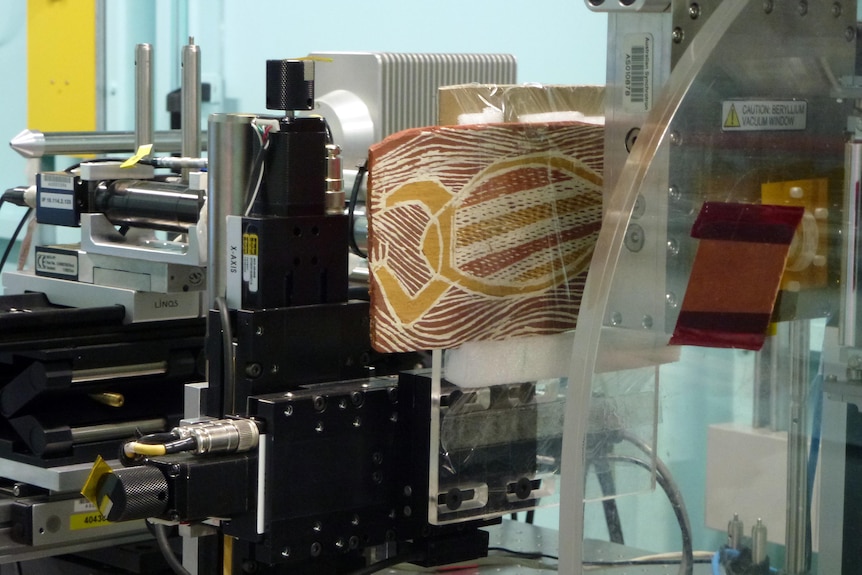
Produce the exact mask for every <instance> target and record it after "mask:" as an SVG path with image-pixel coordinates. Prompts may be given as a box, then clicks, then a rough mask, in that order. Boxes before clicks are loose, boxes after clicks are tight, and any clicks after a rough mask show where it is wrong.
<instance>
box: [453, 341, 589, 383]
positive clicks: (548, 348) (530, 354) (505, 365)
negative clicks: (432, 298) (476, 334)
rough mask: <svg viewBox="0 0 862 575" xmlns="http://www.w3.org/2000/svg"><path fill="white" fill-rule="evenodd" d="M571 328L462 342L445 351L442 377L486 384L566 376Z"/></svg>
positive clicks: (570, 346) (454, 381)
mask: <svg viewBox="0 0 862 575" xmlns="http://www.w3.org/2000/svg"><path fill="white" fill-rule="evenodd" d="M574 338H575V334H574V332H566V333H561V334H555V335H542V336H534V337H519V338H513V339H509V340H505V341H476V342H469V343H465V344H464V345H462V346H461V347H459V348H457V349H452V350H449V351H447V352H446V365H445V372H444V373H445V377H446V379H447V380H448V381H450V382H451V383H454V384H455V385H457V386H459V387H485V386H489V385H503V384H509V383H521V382H525V381H537V380H540V379H551V378H557V377H566V376H567V375H568V373H569V359H570V357H571V354H572V345H573V343H574Z"/></svg>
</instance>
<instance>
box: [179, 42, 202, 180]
mask: <svg viewBox="0 0 862 575" xmlns="http://www.w3.org/2000/svg"><path fill="white" fill-rule="evenodd" d="M182 67H183V77H182V83H181V85H180V97H181V101H182V106H181V107H182V110H181V117H182V126H181V127H182V134H183V145H182V155H183V157H185V158H199V157H200V155H201V51H200V47H198V46H196V45H195V39H194V38H193V37H191V38H189V43H188V45H186V46H183V51H182ZM187 179H188V169H183V181H185V180H187Z"/></svg>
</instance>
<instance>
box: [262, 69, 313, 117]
mask: <svg viewBox="0 0 862 575" xmlns="http://www.w3.org/2000/svg"><path fill="white" fill-rule="evenodd" d="M266 108H267V109H268V110H285V111H290V110H312V109H314V61H313V60H267V61H266Z"/></svg>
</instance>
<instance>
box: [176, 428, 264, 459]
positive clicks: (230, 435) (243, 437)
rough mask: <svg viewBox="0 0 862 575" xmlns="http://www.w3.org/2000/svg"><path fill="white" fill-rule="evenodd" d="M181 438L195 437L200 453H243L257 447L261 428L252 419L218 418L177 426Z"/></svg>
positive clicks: (196, 446)
mask: <svg viewBox="0 0 862 575" xmlns="http://www.w3.org/2000/svg"><path fill="white" fill-rule="evenodd" d="M171 433H174V434H175V435H177V436H178V437H180V438H181V439H189V438H193V439H194V441H195V448H194V449H193V450H190V451H194V453H196V454H198V455H204V454H212V453H242V452H244V451H250V450H252V449H254V448H255V447H257V444H258V441H259V440H260V428H259V427H258V424H257V423H256V422H255V421H253V420H251V419H217V420H213V421H204V422H201V423H193V424H190V425H183V426H180V427H175V428H174V429H173V430H172V431H171Z"/></svg>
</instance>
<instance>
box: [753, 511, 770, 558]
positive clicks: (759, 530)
mask: <svg viewBox="0 0 862 575" xmlns="http://www.w3.org/2000/svg"><path fill="white" fill-rule="evenodd" d="M766 535H767V533H766V525H764V524H763V521H762V520H761V519H760V518H758V519H757V523H755V524H754V527H752V528H751V560H752V561H753V562H754V564H755V565H760V564H761V563H763V562H764V561H766V544H767V542H768V540H767V537H766Z"/></svg>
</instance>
